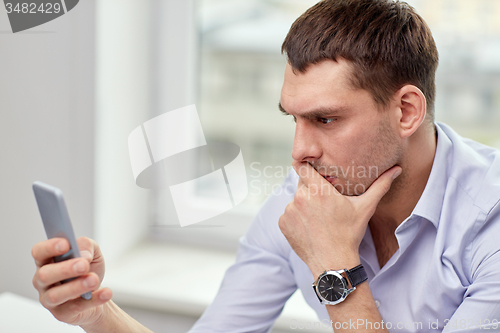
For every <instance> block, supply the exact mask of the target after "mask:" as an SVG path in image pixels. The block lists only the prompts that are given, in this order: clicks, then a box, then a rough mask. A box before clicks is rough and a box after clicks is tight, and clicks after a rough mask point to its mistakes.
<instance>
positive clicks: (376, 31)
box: [281, 0, 438, 121]
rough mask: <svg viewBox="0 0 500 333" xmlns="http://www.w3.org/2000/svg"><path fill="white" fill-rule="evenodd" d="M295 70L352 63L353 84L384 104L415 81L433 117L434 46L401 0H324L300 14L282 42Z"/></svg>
mask: <svg viewBox="0 0 500 333" xmlns="http://www.w3.org/2000/svg"><path fill="white" fill-rule="evenodd" d="M281 52H282V53H285V54H286V56H287V58H288V62H289V63H290V65H291V66H292V68H293V70H294V72H296V70H298V71H299V72H301V73H304V72H305V71H306V69H307V66H309V65H310V64H316V63H318V62H320V61H322V60H325V59H331V60H334V61H336V60H337V58H339V57H340V58H344V59H346V60H348V61H350V62H351V64H352V65H353V73H352V78H351V81H352V84H353V86H354V87H356V88H360V89H365V90H367V91H369V92H370V93H371V94H372V96H373V98H374V100H375V102H376V103H377V104H379V105H383V106H387V105H388V103H389V102H390V100H391V98H392V96H393V95H394V93H395V92H396V91H397V90H399V89H400V88H402V87H403V86H404V85H405V84H413V85H415V86H416V87H418V88H419V89H420V90H421V91H422V92H423V94H424V96H425V98H426V101H427V113H428V117H429V120H431V121H434V98H435V94H436V86H435V82H434V81H435V72H436V68H437V65H438V51H437V49H436V44H435V42H434V39H433V37H432V34H431V31H430V29H429V27H428V26H427V24H426V23H425V21H424V20H423V19H422V18H421V17H420V16H419V15H418V14H417V13H416V12H415V10H414V8H413V7H411V6H410V5H408V4H407V3H405V2H399V1H392V0H323V1H320V2H318V3H317V4H316V5H314V6H313V7H311V8H309V9H308V10H307V11H306V12H305V13H304V14H302V15H301V16H300V17H299V18H298V19H297V20H296V21H295V22H294V23H293V25H292V27H291V28H290V31H289V32H288V35H287V36H286V38H285V41H284V42H283V45H282V47H281Z"/></svg>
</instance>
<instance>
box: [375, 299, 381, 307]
mask: <svg viewBox="0 0 500 333" xmlns="http://www.w3.org/2000/svg"><path fill="white" fill-rule="evenodd" d="M375 305H376V306H377V309H378V308H379V306H380V301H379V300H378V299H376V300H375Z"/></svg>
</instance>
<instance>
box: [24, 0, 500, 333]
mask: <svg viewBox="0 0 500 333" xmlns="http://www.w3.org/2000/svg"><path fill="white" fill-rule="evenodd" d="M282 51H283V52H285V53H286V54H287V56H288V64H287V65H286V69H285V78H284V83H283V88H282V92H281V97H280V104H279V108H280V109H281V111H282V112H283V113H285V114H289V115H292V116H293V117H294V119H295V121H296V133H295V139H294V146H293V153H292V157H293V167H294V172H291V173H290V174H289V175H288V177H287V179H286V181H285V183H284V184H283V186H282V188H281V189H282V191H279V192H277V193H275V194H273V195H272V196H271V197H270V198H269V199H268V200H267V201H266V203H265V204H264V206H263V207H262V209H261V211H260V212H259V213H258V215H257V216H256V218H255V219H254V221H253V224H252V226H251V227H250V229H249V231H248V232H247V234H246V236H245V237H244V238H242V240H241V243H240V249H239V251H238V256H237V261H236V263H235V264H234V265H233V266H232V267H230V268H229V269H228V271H227V272H226V276H225V278H224V280H223V282H222V285H221V289H220V290H219V293H218V295H217V297H216V298H215V300H214V302H213V304H212V305H211V306H210V307H209V308H208V309H207V310H206V311H205V313H204V314H203V316H202V317H201V318H200V320H199V321H198V322H197V323H196V324H195V326H194V327H193V328H192V330H191V332H267V331H268V330H269V329H270V328H271V326H272V324H273V322H274V320H275V319H276V317H277V316H278V315H279V313H280V312H281V310H282V308H283V305H284V304H285V302H286V301H287V299H288V298H289V297H290V295H291V294H292V293H293V292H294V291H295V290H296V289H297V288H300V289H301V291H302V293H303V295H304V298H305V299H306V301H307V302H308V304H309V305H310V306H311V307H312V308H313V309H314V310H315V311H316V312H317V313H318V316H319V318H320V319H321V321H322V322H323V323H324V322H325V321H327V322H329V323H330V324H331V326H332V327H333V328H334V329H335V331H336V332H351V331H359V332H387V331H395V330H402V331H407V332H416V331H443V330H446V331H459V332H475V331H480V330H481V329H490V330H500V329H499V325H498V321H497V320H498V319H499V317H500V251H499V250H500V245H499V243H498V242H497V241H496V239H495V237H496V235H498V234H499V232H500V205H499V202H500V153H499V152H498V151H496V150H494V149H492V148H488V147H485V146H483V145H480V144H478V143H475V142H473V141H470V140H465V139H463V138H461V137H460V136H458V135H457V134H456V133H455V132H454V131H453V130H451V129H450V128H449V127H447V126H446V125H443V124H435V123H434V121H433V119H434V118H433V107H434V96H435V86H434V75H435V70H436V67H437V63H438V54H437V50H436V47H435V43H434V40H433V38H432V35H431V33H430V31H429V29H428V27H427V25H426V24H425V22H424V21H423V20H422V19H421V18H420V17H419V16H418V15H417V14H416V13H415V12H414V11H413V9H412V8H411V7H409V6H408V5H406V4H404V3H398V2H393V1H390V0H325V1H321V2H319V3H318V4H316V5H315V6H313V7H312V8H310V9H309V10H308V11H307V12H306V13H304V14H303V15H302V16H301V17H300V18H299V19H297V21H296V22H295V23H294V24H293V25H292V27H291V29H290V32H289V34H288V36H287V37H286V39H285V41H284V43H283V46H282ZM79 245H80V247H81V249H83V251H82V253H83V254H84V255H86V259H74V260H71V261H67V262H62V263H58V264H53V263H51V258H52V257H53V256H55V255H60V254H62V253H65V252H66V251H68V249H69V248H68V244H67V243H66V242H64V241H61V240H60V239H52V240H48V241H44V242H40V243H38V244H36V245H35V246H34V248H33V256H34V258H35V260H36V263H37V272H36V273H35V277H34V279H33V284H34V285H35V287H36V288H37V289H38V291H39V292H40V300H41V302H42V304H43V305H44V306H45V307H47V308H48V309H49V310H50V311H51V312H52V313H53V314H54V316H55V317H56V318H58V319H59V320H62V321H65V322H68V323H72V324H76V325H80V326H81V327H83V328H84V329H85V330H86V331H87V332H149V331H148V330H147V329H146V328H144V327H143V326H141V325H140V324H139V323H137V322H136V321H134V320H133V319H131V318H130V317H129V316H127V315H126V314H125V313H124V312H123V311H121V310H120V309H119V308H118V307H117V306H116V305H115V304H114V303H113V302H112V301H109V300H110V299H111V291H110V290H109V289H106V288H104V289H98V288H99V284H100V281H101V280H102V276H103V274H104V264H103V259H102V256H101V253H100V251H99V247H98V246H97V244H96V243H95V242H94V241H91V240H89V239H84V238H82V239H80V240H79ZM70 277H78V278H77V279H76V280H74V281H72V282H70V283H67V284H63V285H59V284H58V281H61V280H63V279H66V278H70ZM313 282H314V287H312V286H311V284H312V283H313ZM353 287H356V289H355V290H354V288H353ZM89 290H92V291H93V298H92V300H91V301H85V300H82V299H80V298H79V297H78V296H79V295H80V294H82V293H84V292H86V291H89Z"/></svg>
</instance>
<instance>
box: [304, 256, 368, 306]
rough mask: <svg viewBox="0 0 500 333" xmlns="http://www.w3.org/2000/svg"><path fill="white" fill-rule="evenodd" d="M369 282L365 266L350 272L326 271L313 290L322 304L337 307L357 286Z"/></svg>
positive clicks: (359, 266) (314, 284)
mask: <svg viewBox="0 0 500 333" xmlns="http://www.w3.org/2000/svg"><path fill="white" fill-rule="evenodd" d="M366 280H368V276H367V275H366V272H365V269H364V267H363V265H358V266H356V267H354V268H352V269H350V270H347V269H341V270H339V271H333V270H331V271H324V272H323V273H322V274H321V275H320V276H319V277H318V279H317V280H316V281H315V282H314V283H313V289H314V292H315V293H316V296H318V299H319V301H320V302H321V304H330V305H335V304H338V303H340V302H342V301H344V300H345V299H346V297H347V295H349V294H350V293H351V292H353V291H354V290H356V286H357V285H358V284H360V283H362V282H364V281H366Z"/></svg>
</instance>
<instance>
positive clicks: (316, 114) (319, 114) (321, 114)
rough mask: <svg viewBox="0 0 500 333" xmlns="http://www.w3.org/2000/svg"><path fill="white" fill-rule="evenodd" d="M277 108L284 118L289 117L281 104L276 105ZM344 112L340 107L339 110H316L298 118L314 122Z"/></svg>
mask: <svg viewBox="0 0 500 333" xmlns="http://www.w3.org/2000/svg"><path fill="white" fill-rule="evenodd" d="M278 108H279V109H280V111H281V113H282V114H284V115H285V116H290V115H291V114H290V113H288V112H287V111H286V110H285V109H284V108H283V106H282V105H281V102H279V103H278ZM345 110H346V108H344V107H340V108H319V109H316V110H312V111H308V112H305V113H303V114H301V115H299V117H301V118H305V119H310V120H315V119H318V118H327V117H328V116H330V117H331V116H333V114H337V113H342V112H344V111H345Z"/></svg>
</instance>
